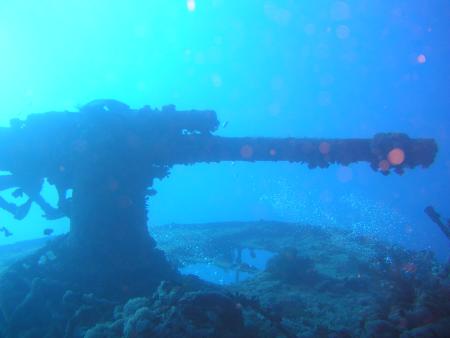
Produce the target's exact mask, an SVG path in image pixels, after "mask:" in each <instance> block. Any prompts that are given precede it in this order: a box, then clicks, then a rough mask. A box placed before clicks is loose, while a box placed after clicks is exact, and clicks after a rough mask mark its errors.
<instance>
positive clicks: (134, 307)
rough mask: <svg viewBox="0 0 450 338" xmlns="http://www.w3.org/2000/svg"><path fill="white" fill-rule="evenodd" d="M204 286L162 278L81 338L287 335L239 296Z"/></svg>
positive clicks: (119, 307) (117, 308)
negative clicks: (147, 294) (151, 290)
mask: <svg viewBox="0 0 450 338" xmlns="http://www.w3.org/2000/svg"><path fill="white" fill-rule="evenodd" d="M205 287H206V288H205V289H204V290H203V291H201V290H197V291H189V290H188V289H184V288H183V287H181V286H175V285H173V286H170V283H166V282H163V283H162V284H161V285H160V287H159V288H158V290H157V291H156V292H155V293H154V295H153V297H152V298H151V299H149V298H144V297H140V298H134V299H130V300H129V301H128V302H127V303H126V304H125V305H124V306H118V307H116V309H115V311H114V317H113V320H112V321H109V322H105V323H100V324H97V325H95V326H94V327H92V328H90V329H88V330H87V331H86V333H85V335H84V338H97V337H98V338H100V337H111V338H119V337H125V338H147V337H167V338H169V337H179V338H182V337H188V338H189V337H192V338H194V337H205V338H206V337H224V338H225V337H230V338H231V337H242V338H244V337H245V338H247V337H249V338H251V337H255V338H256V337H275V336H279V337H283V336H284V337H289V335H286V333H285V332H283V331H280V330H279V329H278V328H277V327H276V326H274V325H272V323H271V322H270V320H267V319H266V318H264V317H261V314H259V313H257V312H256V311H255V309H254V308H252V307H251V306H247V305H248V304H244V305H243V304H241V303H239V302H238V301H239V299H238V298H235V297H234V296H232V295H231V294H227V293H225V292H224V291H220V290H219V289H217V288H211V287H210V286H207V285H205ZM240 300H242V299H240ZM291 336H292V335H291Z"/></svg>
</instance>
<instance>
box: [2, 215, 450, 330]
mask: <svg viewBox="0 0 450 338" xmlns="http://www.w3.org/2000/svg"><path fill="white" fill-rule="evenodd" d="M152 233H153V234H154V236H155V238H156V240H157V242H158V245H159V247H160V248H162V249H164V251H165V252H166V254H167V256H168V258H169V259H170V260H171V261H176V262H178V263H179V264H181V265H186V264H197V263H208V264H214V262H215V261H216V260H217V258H218V257H219V258H220V257H233V255H234V254H235V253H236V249H238V248H244V249H245V248H250V249H254V253H256V257H255V258H251V259H255V260H257V259H259V258H260V257H259V256H258V255H259V253H258V252H260V251H259V250H261V251H265V252H267V251H270V252H273V253H276V254H278V255H275V256H274V258H273V259H272V262H274V261H275V262H276V261H277V259H280V261H279V262H281V264H280V266H273V267H272V268H269V269H268V270H269V271H263V270H261V271H260V272H256V273H253V274H252V277H251V278H250V279H248V280H245V281H240V282H239V283H237V284H233V285H228V286H218V285H216V286H212V285H209V284H206V283H204V282H201V281H199V280H198V279H197V278H188V277H183V279H182V281H181V280H180V281H178V282H171V283H168V282H165V283H162V284H161V285H160V286H159V287H158V288H157V289H156V291H155V289H152V290H151V291H150V290H149V291H148V292H146V293H142V294H137V295H134V296H129V297H127V298H125V299H121V300H119V301H118V300H117V299H112V298H108V297H104V296H101V295H99V294H97V293H95V292H94V293H92V292H88V291H80V290H78V289H76V288H75V287H74V285H67V284H64V283H61V281H55V280H54V279H52V278H50V277H49V276H48V275H45V274H43V275H40V276H35V277H38V278H37V279H35V278H30V275H33V274H30V271H32V270H33V269H35V268H36V267H37V266H39V267H41V268H46V267H49V266H51V265H52V264H54V263H57V262H58V260H59V256H58V254H55V256H56V259H53V260H52V257H53V256H52V255H51V254H50V255H47V254H46V253H47V252H48V249H42V250H41V251H40V252H39V253H38V254H36V255H34V256H33V259H25V260H24V259H23V257H22V258H21V261H20V263H18V264H15V265H14V269H11V268H9V269H7V270H6V271H4V272H3V274H2V277H1V278H0V310H1V311H0V329H1V332H2V333H3V336H2V334H0V337H2V338H4V337H7V338H17V337H20V338H22V337H36V338H38V337H39V338H42V337H46V338H62V337H65V338H72V337H75V338H84V337H86V338H100V337H102V338H103V337H108V338H118V337H120V338H122V337H125V335H128V336H130V337H134V336H135V337H139V335H141V336H144V335H147V337H149V335H150V337H151V336H157V337H164V336H166V337H177V336H178V337H189V335H191V336H194V335H197V336H202V337H204V336H206V337H208V335H209V336H210V337H212V336H214V335H215V334H216V335H218V336H219V337H220V335H222V336H224V337H227V336H228V337H229V336H233V337H240V336H241V337H242V336H245V337H268V338H269V337H294V336H297V337H301V338H307V337H308V338H313V337H314V338H315V337H324V338H330V337H346V338H347V337H363V336H369V334H377V335H378V333H380V335H381V336H382V335H383V334H384V335H386V334H388V333H387V332H391V333H392V334H394V335H393V337H399V336H401V335H403V336H402V337H429V336H431V337H447V336H448V334H447V333H448V332H450V319H449V317H448V314H449V313H450V287H449V285H450V279H449V278H450V276H449V274H448V268H446V267H443V266H441V265H439V264H438V263H437V262H436V260H435V259H434V258H433V256H432V255H430V254H429V253H427V252H411V251H407V250H404V249H402V248H400V247H398V246H392V245H389V244H386V243H382V242H380V241H376V240H374V239H371V238H368V237H367V236H365V237H364V238H362V237H361V236H355V235H354V234H351V233H349V232H345V231H341V230H337V229H325V228H317V227H311V226H306V225H299V224H285V223H274V222H255V223H242V222H236V223H226V224H203V225H192V226H185V225H179V226H178V225H169V226H167V227H156V228H154V229H152ZM180 238H182V239H183V240H182V241H180V240H179V239H180ZM324 243H326V245H324ZM285 248H293V249H294V250H292V249H291V250H285ZM27 250H29V248H27ZM53 252H57V251H56V250H54V251H53ZM286 252H291V253H292V252H295V254H294V255H291V256H290V257H291V258H293V259H290V258H288V257H289V255H288V257H286V255H285V253H286ZM283 255H284V256H283ZM42 256H45V257H46V262H45V263H43V264H42V265H39V264H38V261H39V260H40V257H42ZM306 257H307V259H306ZM10 259H11V255H8V260H10ZM0 261H1V253H0ZM0 263H1V262H0ZM49 263H50V264H49ZM271 264H273V263H271ZM283 264H284V265H283ZM292 268H296V270H301V271H290V269H292ZM446 269H447V270H446ZM270 270H272V272H271V271H270ZM132 277H133V278H136V277H138V275H133V276H132ZM309 277H314V278H309ZM86 285H88V284H86ZM42 294H44V296H42ZM25 314H26V317H24V316H25ZM22 318H23V319H22ZM231 322H232V323H233V325H230V323H231ZM12 323H14V325H12ZM49 323H50V325H49ZM13 329H14V330H16V331H11V330H13ZM8 330H9V331H8ZM214 330H215V331H214ZM377 332H378V333H377ZM5 333H8V334H9V333H11V334H9V335H8V334H5ZM380 335H379V336H380Z"/></svg>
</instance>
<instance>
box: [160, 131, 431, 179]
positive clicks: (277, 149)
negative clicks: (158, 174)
mask: <svg viewBox="0 0 450 338" xmlns="http://www.w3.org/2000/svg"><path fill="white" fill-rule="evenodd" d="M436 152H437V145H436V142H435V141H434V140H433V139H421V138H419V139H411V138H409V137H408V136H407V135H405V134H401V133H386V134H377V135H375V136H374V138H372V139H370V138H368V139H325V138H323V139H320V138H266V137H233V138H227V137H218V136H203V135H192V136H185V137H184V141H183V142H182V143H180V148H179V156H178V158H177V161H176V162H173V163H170V159H169V158H165V159H163V161H162V162H169V163H170V164H176V163H183V164H188V163H195V162H220V161H288V162H299V163H304V164H307V165H308V167H309V168H311V169H312V168H316V167H319V168H326V167H328V166H329V165H331V164H339V165H349V164H351V163H356V162H368V163H370V165H371V167H372V168H373V169H374V170H377V171H380V172H382V173H385V174H386V173H388V172H389V171H390V169H394V171H396V172H397V173H403V170H404V168H414V167H416V166H422V167H428V166H429V165H431V164H432V163H433V160H434V158H435V156H436Z"/></svg>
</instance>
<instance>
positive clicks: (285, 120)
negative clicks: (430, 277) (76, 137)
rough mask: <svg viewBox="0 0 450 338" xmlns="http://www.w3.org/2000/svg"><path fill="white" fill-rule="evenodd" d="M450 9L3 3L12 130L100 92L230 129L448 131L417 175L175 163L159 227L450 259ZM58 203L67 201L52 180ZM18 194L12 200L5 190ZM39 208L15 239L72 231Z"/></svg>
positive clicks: (4, 117) (360, 4) (162, 187)
mask: <svg viewBox="0 0 450 338" xmlns="http://www.w3.org/2000/svg"><path fill="white" fill-rule="evenodd" d="M449 19H450V4H449V3H448V2H446V1H430V0H410V1H400V0H393V1H364V0H349V1H335V0H332V1H328V0H321V1H291V0H279V1H256V0H248V1H225V0H210V1H206V0H204V1H201V0H197V1H193V0H189V1H187V2H186V1H184V0H179V1H166V0H151V1H143V0H129V1H119V0H96V1H90V0H76V1H75V0H66V1H53V0H42V1H33V0H14V1H9V0H5V1H1V2H0V50H1V55H0V92H1V97H2V100H1V101H0V112H1V113H0V124H1V125H2V126H6V125H8V121H9V119H11V118H14V117H20V118H24V117H26V116H27V115H28V114H30V113H35V112H45V111H50V110H76V108H77V107H79V106H80V105H83V104H85V103H86V102H88V101H90V100H92V99H96V98H114V99H118V100H121V101H124V102H126V103H128V104H129V105H131V106H132V107H136V108H138V107H141V106H142V105H144V104H150V105H152V106H161V105H165V104H168V103H173V104H176V105H177V106H178V107H179V108H182V109H191V108H196V109H205V108H211V109H214V110H216V111H217V113H218V116H219V118H220V120H221V121H222V122H227V125H226V127H225V128H221V129H220V130H219V132H218V134H219V135H224V136H238V135H239V136H241V135H242V136H244V135H248V136H278V137H284V136H297V137H303V136H305V137H371V136H373V135H374V134H375V133H377V132H384V131H401V132H406V133H408V134H409V135H411V136H414V137H433V138H435V139H436V141H437V143H438V145H439V153H438V156H437V158H436V161H435V163H434V164H433V165H432V167H430V168H429V169H427V170H422V169H414V170H411V171H407V172H406V174H405V175H404V176H402V177H400V176H397V175H391V176H389V177H384V176H382V175H380V174H379V173H375V172H373V171H372V170H371V169H370V168H369V167H368V165H366V164H361V165H352V166H350V167H349V168H338V167H331V168H329V169H326V170H319V169H317V170H308V169H307V168H305V167H302V166H301V165H298V164H289V163H221V164H198V165H194V166H189V167H183V166H179V167H175V168H173V170H172V174H171V176H170V177H169V178H166V179H165V180H163V181H161V182H158V183H157V184H156V189H157V190H158V194H157V195H156V196H155V197H153V198H152V199H151V200H150V204H149V215H150V222H152V223H155V224H164V223H171V222H175V223H195V222H209V221H222V220H257V219H274V220H286V221H298V222H308V223H313V224H318V225H321V226H337V227H345V228H350V229H352V230H355V231H361V232H365V233H370V234H373V235H375V236H378V237H379V238H382V239H386V240H389V241H392V242H397V243H401V244H403V245H405V246H407V247H411V248H416V249H424V248H425V249H431V250H433V251H435V252H436V253H437V254H438V256H439V257H440V258H441V259H445V258H446V257H448V255H449V253H450V245H449V244H450V243H449V241H448V240H447V239H446V238H445V237H444V236H443V234H442V233H441V232H440V230H439V229H438V228H437V227H436V226H435V225H434V224H432V223H431V222H430V221H429V220H428V218H427V217H426V216H425V215H424V213H423V209H424V207H425V206H427V205H429V204H432V205H434V206H435V207H436V209H437V210H439V211H440V212H441V213H442V214H443V215H446V216H447V217H450V205H449V203H448V201H449V198H448V196H449V195H450V149H449V132H448V131H449V127H450V119H449V117H448V114H449V112H450V99H449V96H448V88H449V79H450V69H449V66H448V60H449V59H450V39H448V36H450V20H449ZM45 195H46V197H47V198H49V199H50V200H52V201H55V200H56V196H55V192H54V191H52V189H51V187H48V188H47V190H46V191H45ZM2 196H5V197H6V196H9V192H7V191H5V192H2ZM40 214H41V211H40V210H39V209H38V208H37V207H33V210H32V212H31V214H30V216H29V217H28V218H27V219H25V220H24V221H21V222H17V221H15V220H13V219H12V217H11V216H10V215H9V214H7V213H6V212H0V222H1V223H2V224H1V225H5V226H7V227H8V228H9V229H10V230H11V231H12V232H13V233H14V235H13V236H11V237H8V238H3V237H2V238H0V245H1V244H7V243H11V242H14V241H20V240H24V239H31V238H36V237H40V236H42V231H43V229H45V228H48V227H52V228H54V229H55V233H56V234H59V233H63V232H65V231H67V230H68V221H67V220H60V221H55V222H49V221H46V220H44V219H43V218H41V216H40Z"/></svg>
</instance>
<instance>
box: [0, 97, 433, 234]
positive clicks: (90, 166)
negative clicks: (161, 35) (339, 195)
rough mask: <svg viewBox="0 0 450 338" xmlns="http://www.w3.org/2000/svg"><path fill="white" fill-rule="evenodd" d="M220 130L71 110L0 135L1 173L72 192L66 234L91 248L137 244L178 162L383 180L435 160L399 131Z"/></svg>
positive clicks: (145, 111) (93, 109) (190, 114)
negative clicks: (149, 208) (366, 134)
mask: <svg viewBox="0 0 450 338" xmlns="http://www.w3.org/2000/svg"><path fill="white" fill-rule="evenodd" d="M218 126H219V121H218V119H217V116H216V114H215V112H214V111H209V110H206V111H199V110H187V111H177V110H176V109H175V107H174V106H166V107H163V109H161V110H159V109H152V108H150V107H148V106H144V107H143V108H141V109H131V108H130V107H129V106H127V105H126V104H123V103H121V102H119V101H115V100H96V101H93V102H91V103H89V104H87V105H85V106H84V107H82V108H81V109H80V110H79V111H78V112H47V113H42V114H32V115H30V116H28V117H27V118H26V119H25V120H13V121H12V122H11V126H10V127H7V128H1V129H0V170H2V171H9V172H11V174H12V175H15V176H18V177H21V178H22V179H20V180H17V181H18V182H26V181H36V179H43V178H46V179H47V180H48V181H49V182H50V183H51V184H54V185H55V186H56V188H57V190H58V192H59V196H60V202H61V199H63V198H64V196H65V192H66V191H67V190H68V189H73V198H72V203H71V205H72V207H71V214H70V218H71V235H72V234H73V236H75V237H80V238H81V237H83V238H84V239H85V240H94V239H95V238H103V237H104V236H103V235H101V233H102V232H103V233H105V232H108V234H111V233H116V234H117V236H116V239H117V241H122V240H123V238H124V236H125V237H130V236H131V237H133V236H134V237H135V238H138V237H139V236H142V231H143V230H142V229H144V228H139V229H140V230H139V231H133V230H132V229H133V228H134V227H133V224H138V223H139V224H144V225H145V224H146V213H145V199H146V197H148V195H149V190H148V188H149V187H151V186H152V184H153V180H154V179H155V178H163V177H165V176H167V175H168V173H169V169H170V167H172V166H173V165H176V164H193V163H197V162H220V161H251V162H253V161H289V162H296V163H304V164H307V165H308V167H309V168H316V167H319V168H325V167H328V166H329V165H331V164H338V165H349V164H351V163H356V162H367V163H369V164H370V166H371V167H372V168H373V169H374V170H376V171H379V172H381V173H383V174H388V173H389V172H390V171H391V170H393V171H395V172H397V173H403V171H404V169H405V168H414V167H416V166H422V167H428V166H429V165H431V164H432V162H433V160H434V158H435V155H436V152H437V146H436V143H435V141H434V140H433V139H423V138H416V139H413V138H409V137H408V136H407V135H405V134H401V133H385V134H377V135H375V136H374V137H373V138H367V139H362V138H361V139H356V138H350V139H331V138H292V137H291V138H266V137H220V136H216V135H214V134H213V133H214V132H215V131H216V130H217V128H218ZM23 178H28V179H23ZM20 188H23V187H20ZM24 191H26V189H24ZM60 204H61V205H62V203H60ZM118 206H119V207H118ZM124 210H126V213H124ZM117 220H121V221H120V222H121V223H124V222H125V223H127V224H128V226H127V227H123V226H119V225H118V224H117V223H118V221H117ZM93 223H95V224H96V226H95V227H93V226H90V224H93ZM113 228H115V230H114V229H113ZM136 228H138V227H137V226H136ZM78 229H81V230H80V231H78ZM145 231H146V230H145ZM94 234H97V235H98V236H97V235H94ZM113 237H114V236H113ZM109 238H110V239H111V236H110V235H109Z"/></svg>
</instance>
